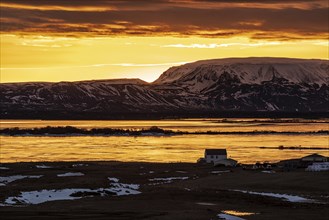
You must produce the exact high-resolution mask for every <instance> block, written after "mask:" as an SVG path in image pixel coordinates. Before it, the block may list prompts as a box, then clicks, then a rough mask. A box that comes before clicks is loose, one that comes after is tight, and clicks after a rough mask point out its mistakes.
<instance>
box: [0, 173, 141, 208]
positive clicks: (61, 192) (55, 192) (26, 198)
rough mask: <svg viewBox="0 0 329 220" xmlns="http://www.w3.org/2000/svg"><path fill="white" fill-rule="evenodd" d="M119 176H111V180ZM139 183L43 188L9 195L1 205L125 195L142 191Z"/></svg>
mask: <svg viewBox="0 0 329 220" xmlns="http://www.w3.org/2000/svg"><path fill="white" fill-rule="evenodd" d="M113 179H115V180H117V178H109V180H110V181H113ZM138 189H139V185H138V184H124V183H111V184H110V187H109V188H99V189H83V188H76V189H50V190H47V189H43V190H38V191H29V192H21V193H20V195H18V196H12V197H8V198H7V199H6V200H5V202H4V203H3V204H1V206H8V205H19V204H28V205H29V204H30V205H32V204H40V203H44V202H49V201H56V200H75V199H81V198H83V197H92V196H98V195H99V196H107V195H116V196H125V195H137V194H140V193H141V192H140V191H138Z"/></svg>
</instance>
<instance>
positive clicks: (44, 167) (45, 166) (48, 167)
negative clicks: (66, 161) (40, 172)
mask: <svg viewBox="0 0 329 220" xmlns="http://www.w3.org/2000/svg"><path fill="white" fill-rule="evenodd" d="M35 167H36V168H38V169H50V168H54V167H52V166H47V165H43V164H42V165H36V166H35Z"/></svg>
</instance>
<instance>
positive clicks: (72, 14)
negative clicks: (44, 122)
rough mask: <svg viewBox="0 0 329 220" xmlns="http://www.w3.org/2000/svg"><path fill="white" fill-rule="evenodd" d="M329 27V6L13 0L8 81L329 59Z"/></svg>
mask: <svg viewBox="0 0 329 220" xmlns="http://www.w3.org/2000/svg"><path fill="white" fill-rule="evenodd" d="M260 2H261V3H260ZM328 19H329V13H328V1H326V0H325V1H323V0H307V1H306V0H304V1H303V0H301V1H296V0H284V1H283V0H263V1H256V0H233V1H228V0H226V1H225V0H219V1H213V0H203V1H197V0H154V1H146V0H115V1H109V0H98V1H87V0H75V1H60V0H29V1H23V0H3V1H1V82H19V81H75V80H85V79H108V78H125V77H126V78H141V79H143V80H146V81H153V80H155V79H156V78H157V77H158V76H159V74H161V73H162V72H163V71H164V70H166V69H167V68H169V67H170V66H173V65H180V64H182V63H186V62H191V61H195V60H201V59H212V58H222V57H249V56H271V57H298V58H321V59H328V58H329V46H328Z"/></svg>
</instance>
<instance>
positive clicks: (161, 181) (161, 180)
mask: <svg viewBox="0 0 329 220" xmlns="http://www.w3.org/2000/svg"><path fill="white" fill-rule="evenodd" d="M188 178H189V177H187V176H183V177H165V178H153V179H149V181H151V182H154V183H151V184H149V185H159V184H166V183H172V182H173V181H175V180H187V179H188Z"/></svg>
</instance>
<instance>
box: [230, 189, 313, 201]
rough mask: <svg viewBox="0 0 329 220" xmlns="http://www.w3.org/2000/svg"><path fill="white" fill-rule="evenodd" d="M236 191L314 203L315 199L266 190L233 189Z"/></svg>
mask: <svg viewBox="0 0 329 220" xmlns="http://www.w3.org/2000/svg"><path fill="white" fill-rule="evenodd" d="M233 191H236V192H242V193H248V194H252V195H260V196H268V197H274V198H279V199H282V200H285V201H288V202H305V203H313V202H315V201H314V200H311V199H307V198H303V197H300V196H293V195H288V194H279V193H265V192H253V191H245V190H233Z"/></svg>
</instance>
